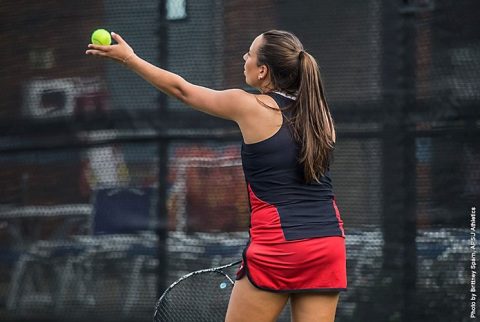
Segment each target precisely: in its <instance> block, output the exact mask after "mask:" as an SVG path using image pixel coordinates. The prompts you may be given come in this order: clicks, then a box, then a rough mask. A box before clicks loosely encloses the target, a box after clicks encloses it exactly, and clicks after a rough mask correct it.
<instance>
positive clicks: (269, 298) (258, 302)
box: [225, 277, 288, 322]
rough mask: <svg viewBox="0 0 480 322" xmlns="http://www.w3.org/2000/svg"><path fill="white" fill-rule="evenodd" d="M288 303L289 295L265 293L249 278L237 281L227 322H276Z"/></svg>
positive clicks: (229, 304) (231, 297) (229, 306)
mask: <svg viewBox="0 0 480 322" xmlns="http://www.w3.org/2000/svg"><path fill="white" fill-rule="evenodd" d="M287 301H288V294H279V293H273V292H268V291H263V290H260V289H258V288H256V287H255V286H253V285H252V284H251V283H250V281H249V280H248V278H247V277H244V278H242V279H240V280H237V281H235V285H234V286H233V290H232V295H231V296H230V302H229V303H228V310H227V316H226V318H225V321H226V322H273V321H276V320H277V318H278V316H279V315H280V313H282V310H283V308H284V306H285V304H286V303H287Z"/></svg>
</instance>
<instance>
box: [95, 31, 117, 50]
mask: <svg viewBox="0 0 480 322" xmlns="http://www.w3.org/2000/svg"><path fill="white" fill-rule="evenodd" d="M111 43H112V37H111V36H110V33H109V32H108V31H106V30H105V29H97V30H95V31H94V32H93V33H92V44H94V45H103V46H108V45H110V44H111Z"/></svg>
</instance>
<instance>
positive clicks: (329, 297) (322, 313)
mask: <svg viewBox="0 0 480 322" xmlns="http://www.w3.org/2000/svg"><path fill="white" fill-rule="evenodd" d="M339 296H340V294H339V293H297V294H292V295H291V296H290V304H291V307H292V321H293V322H334V321H335V312H336V310H337V303H338V299H339Z"/></svg>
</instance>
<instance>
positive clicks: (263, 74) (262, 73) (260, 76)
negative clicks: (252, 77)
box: [258, 65, 268, 79]
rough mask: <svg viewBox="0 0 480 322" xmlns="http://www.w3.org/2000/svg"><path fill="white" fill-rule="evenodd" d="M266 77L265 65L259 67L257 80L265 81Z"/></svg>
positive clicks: (266, 68) (266, 69)
mask: <svg viewBox="0 0 480 322" xmlns="http://www.w3.org/2000/svg"><path fill="white" fill-rule="evenodd" d="M267 75H268V67H267V65H262V66H260V73H258V79H265V78H266V77H267Z"/></svg>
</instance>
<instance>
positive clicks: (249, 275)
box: [86, 30, 347, 322]
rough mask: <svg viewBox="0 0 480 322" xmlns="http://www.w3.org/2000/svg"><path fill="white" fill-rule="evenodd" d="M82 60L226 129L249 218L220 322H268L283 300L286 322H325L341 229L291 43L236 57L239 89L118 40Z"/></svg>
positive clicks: (327, 153)
mask: <svg viewBox="0 0 480 322" xmlns="http://www.w3.org/2000/svg"><path fill="white" fill-rule="evenodd" d="M112 37H113V39H114V40H115V41H116V42H117V44H115V45H111V46H98V45H92V44H90V45H88V47H89V48H88V50H87V51H86V53H87V54H90V55H95V56H101V57H107V58H111V59H113V60H115V61H118V62H120V63H122V64H124V65H126V66H127V67H128V68H130V69H131V70H133V71H134V72H136V73H137V74H138V75H140V76H141V77H143V78H144V79H145V80H146V81H148V82H150V83H151V84H152V85H153V86H155V87H156V88H158V89H159V90H160V91H162V92H164V93H166V94H168V95H170V96H172V97H175V98H177V99H178V100H180V101H182V102H184V103H185V104H187V105H190V106H192V107H193V108H195V109H197V110H200V111H203V112H205V113H208V114H211V115H214V116H217V117H221V118H225V119H229V120H232V121H234V122H236V123H237V124H238V126H239V128H240V131H241V133H242V136H243V144H242V162H243V169H244V172H245V178H246V181H247V187H248V194H249V201H250V208H251V218H250V240H249V243H248V245H247V247H246V249H245V251H244V254H243V262H242V265H241V266H240V268H239V270H238V273H237V280H236V282H235V286H234V288H233V291H232V295H231V298H230V302H229V306H228V310H227V315H226V321H227V322H237V321H247V322H262V321H276V319H277V318H278V316H279V315H280V313H281V312H282V309H283V308H284V306H285V305H286V303H287V300H288V299H290V302H291V310H292V320H293V321H295V322H307V321H308V322H313V321H319V322H331V321H334V319H335V312H336V307H337V303H338V299H339V294H340V292H341V291H344V290H346V286H347V280H346V252H345V234H344V230H343V222H342V220H341V218H340V214H339V211H338V208H337V205H336V203H335V197H334V193H333V190H332V183H331V180H330V177H329V165H330V160H331V155H332V152H333V150H334V146H335V129H334V124H333V120H332V117H331V115H330V111H329V107H328V104H327V101H326V98H325V93H324V88H323V84H322V81H321V78H320V72H319V68H318V66H317V63H316V61H315V59H314V58H313V57H312V56H311V55H310V54H309V53H307V52H306V51H305V50H304V49H303V46H302V44H301V42H300V41H299V40H298V38H297V37H296V36H294V35H293V34H291V33H289V32H286V31H279V30H271V31H268V32H265V33H263V34H261V35H259V36H258V37H257V38H255V40H254V41H253V43H252V44H251V46H250V48H249V50H248V52H247V53H246V54H245V55H244V56H243V59H244V60H245V65H244V74H245V80H246V83H247V84H249V85H251V86H253V87H255V88H257V89H258V90H259V91H260V94H251V93H247V92H245V91H243V90H241V89H228V90H213V89H209V88H205V87H202V86H198V85H194V84H191V83H189V82H188V81H186V80H185V79H183V78H182V77H180V76H179V75H176V74H174V73H171V72H168V71H166V70H164V69H161V68H159V67H156V66H154V65H152V64H150V63H148V62H146V61H145V60H143V59H142V58H140V57H139V56H137V55H136V54H135V52H134V51H133V49H132V48H131V47H130V46H129V45H128V44H127V43H126V42H125V41H124V40H123V39H122V37H120V35H118V34H115V33H112Z"/></svg>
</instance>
